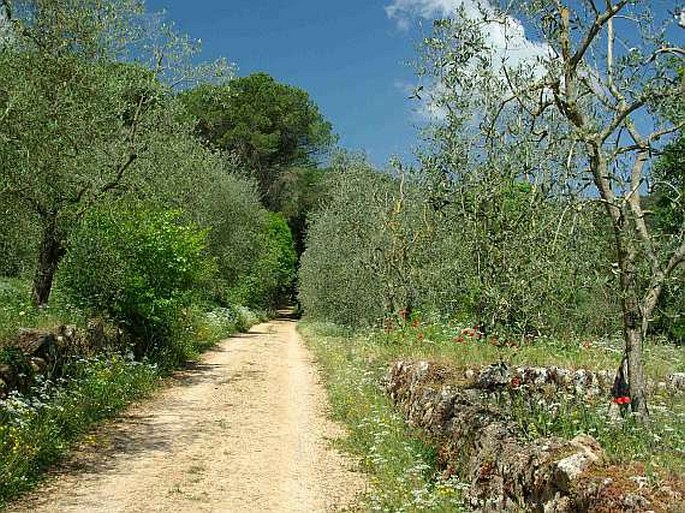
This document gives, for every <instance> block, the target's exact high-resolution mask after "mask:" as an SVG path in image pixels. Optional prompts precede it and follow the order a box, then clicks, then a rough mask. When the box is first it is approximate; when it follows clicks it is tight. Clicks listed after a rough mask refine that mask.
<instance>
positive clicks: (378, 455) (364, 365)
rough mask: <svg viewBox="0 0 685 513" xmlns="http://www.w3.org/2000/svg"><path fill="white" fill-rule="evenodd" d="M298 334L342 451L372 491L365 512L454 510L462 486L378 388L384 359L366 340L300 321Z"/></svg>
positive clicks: (364, 503) (383, 370)
mask: <svg viewBox="0 0 685 513" xmlns="http://www.w3.org/2000/svg"><path fill="white" fill-rule="evenodd" d="M299 329H300V332H301V333H302V335H303V337H304V338H305V340H306V341H307V343H308V345H309V347H310V348H311V349H312V351H313V352H314V355H315V356H316V359H317V361H318V363H319V365H320V368H321V370H322V372H323V374H324V376H325V381H326V387H327V390H328V392H329V396H330V400H331V406H332V412H333V417H334V418H335V419H336V420H339V421H341V422H343V423H344V424H345V425H346V426H347V429H348V432H349V435H350V436H349V437H348V438H346V439H345V440H344V441H343V442H342V443H343V444H344V449H346V450H348V451H349V452H351V453H352V454H354V455H356V456H358V457H359V458H360V460H361V462H362V466H363V468H364V470H365V471H366V472H368V474H369V476H370V481H371V484H372V490H371V492H369V493H368V494H367V495H366V496H365V497H364V498H363V499H362V504H361V505H360V508H361V509H362V510H367V511H403V512H422V511H426V512H428V511H430V512H443V511H444V512H448V511H450V512H458V511H462V508H461V504H462V502H463V499H462V494H461V490H462V487H461V484H460V483H459V482H458V481H456V480H455V479H454V478H445V479H443V478H442V476H441V475H440V474H439V471H438V469H437V468H436V453H435V450H434V449H433V448H432V447H431V446H430V445H428V444H425V443H423V442H422V441H421V439H420V437H419V436H418V433H416V432H414V431H413V430H411V429H410V428H408V427H407V425H406V423H405V421H404V419H403V418H402V416H401V415H400V414H398V413H397V412H396V411H395V409H394V408H393V405H392V404H391V403H390V401H389V399H388V398H387V396H386V395H385V393H384V392H383V390H382V389H381V388H380V387H379V381H380V379H381V377H382V376H383V375H384V373H385V372H386V370H387V367H386V363H387V359H385V358H379V355H378V353H376V352H375V351H373V350H372V349H373V347H374V346H373V344H371V343H370V341H369V339H368V338H361V337H352V336H351V335H350V334H349V333H347V332H346V331H344V330H341V329H340V328H337V327H335V326H333V325H329V324H327V325H324V324H317V323H309V322H303V323H301V324H300V328H299Z"/></svg>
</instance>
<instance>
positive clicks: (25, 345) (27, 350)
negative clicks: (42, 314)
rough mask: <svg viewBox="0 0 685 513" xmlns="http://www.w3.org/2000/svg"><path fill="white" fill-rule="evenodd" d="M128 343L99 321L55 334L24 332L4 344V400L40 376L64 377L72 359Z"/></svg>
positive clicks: (0, 392) (0, 383)
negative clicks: (63, 371)
mask: <svg viewBox="0 0 685 513" xmlns="http://www.w3.org/2000/svg"><path fill="white" fill-rule="evenodd" d="M123 344H125V337H124V334H123V333H122V332H121V331H120V330H119V329H117V328H116V327H113V326H108V325H106V324H104V323H102V322H99V321H93V322H91V323H89V325H88V327H87V328H83V329H78V328H76V327H74V326H60V327H58V328H56V329H54V330H51V331H44V330H34V329H23V330H20V331H19V333H17V335H16V336H15V337H14V338H13V339H11V340H9V341H7V342H6V343H4V344H3V345H2V349H1V351H2V360H0V399H2V398H4V397H6V396H7V394H8V393H10V392H11V391H12V390H19V391H25V390H26V389H28V388H29V387H30V386H31V385H32V384H33V383H34V382H35V379H36V377H37V376H44V377H47V378H52V377H56V376H60V375H61V372H62V369H63V367H64V364H65V363H66V362H67V361H68V360H69V359H70V358H75V357H76V358H78V357H87V356H92V355H94V354H96V353H97V352H101V351H103V350H104V351H106V350H117V349H120V348H121V347H122V346H123Z"/></svg>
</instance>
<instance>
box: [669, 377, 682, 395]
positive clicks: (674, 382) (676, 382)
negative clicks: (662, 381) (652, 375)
mask: <svg viewBox="0 0 685 513" xmlns="http://www.w3.org/2000/svg"><path fill="white" fill-rule="evenodd" d="M668 387H669V388H671V389H672V390H676V391H679V392H685V372H676V373H675V374H671V375H670V376H668Z"/></svg>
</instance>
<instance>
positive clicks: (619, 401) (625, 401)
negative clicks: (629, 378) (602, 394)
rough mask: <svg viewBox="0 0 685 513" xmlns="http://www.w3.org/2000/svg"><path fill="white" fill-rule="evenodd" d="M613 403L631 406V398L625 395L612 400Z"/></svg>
mask: <svg viewBox="0 0 685 513" xmlns="http://www.w3.org/2000/svg"><path fill="white" fill-rule="evenodd" d="M611 402H612V403H616V404H620V405H624V404H630V397H628V396H627V395H623V396H621V397H614V398H613V399H612V400H611Z"/></svg>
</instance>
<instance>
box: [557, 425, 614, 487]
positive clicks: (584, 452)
mask: <svg viewBox="0 0 685 513" xmlns="http://www.w3.org/2000/svg"><path fill="white" fill-rule="evenodd" d="M568 446H569V448H574V449H576V452H574V453H573V454H571V455H570V456H566V457H565V458H563V459H561V460H559V461H557V462H556V468H555V471H554V480H555V485H556V486H557V487H559V488H560V489H561V490H564V491H565V492H570V491H571V488H572V486H573V484H574V482H575V481H576V480H577V479H578V478H579V477H580V476H582V475H583V474H584V473H585V472H587V470H588V469H589V468H590V467H591V466H592V465H594V464H597V463H601V462H602V461H603V460H604V451H603V450H602V448H601V447H600V445H599V443H598V442H597V440H595V439H594V438H592V437H591V436H588V435H579V436H577V437H575V438H574V439H573V440H571V441H570V442H569V443H568Z"/></svg>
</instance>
